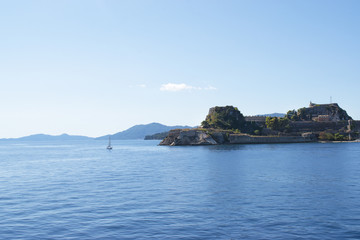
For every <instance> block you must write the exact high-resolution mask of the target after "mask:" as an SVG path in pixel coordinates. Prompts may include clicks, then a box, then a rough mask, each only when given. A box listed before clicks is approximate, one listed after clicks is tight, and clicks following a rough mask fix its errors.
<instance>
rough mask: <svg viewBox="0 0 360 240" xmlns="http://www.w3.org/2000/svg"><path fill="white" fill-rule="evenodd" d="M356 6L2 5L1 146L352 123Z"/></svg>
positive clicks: (208, 1)
mask: <svg viewBox="0 0 360 240" xmlns="http://www.w3.org/2000/svg"><path fill="white" fill-rule="evenodd" d="M359 12H360V1H357V0H346V1H343V0H339V1H335V0H334V1H328V0H324V1H322V0H317V1H313V0H292V1H288V0H283V1H281V0H272V1H270V0H248V1H241V0H234V1H231V0H216V1H215V0H196V1H194V0H173V1H169V0H156V1H155V0H128V1H125V0H114V1H110V0H103V1H95V0H77V1H73V0H62V1H47V0H44V1H42V0H24V1H20V0H12V1H7V0H0V34H1V35H0V36H1V37H0V102H1V104H0V124H1V127H0V138H12V137H21V136H26V135H30V134H37V133H46V134H52V135H58V134H62V133H68V134H72V135H85V136H91V137H97V136H102V135H106V134H113V133H116V132H119V131H123V130H125V129H127V128H129V127H131V126H133V125H136V124H147V123H151V122H159V123H162V124H165V125H190V126H196V125H199V124H200V123H201V121H203V120H204V119H205V117H206V114H207V113H208V110H209V108H210V107H213V106H225V105H233V106H235V107H238V109H239V110H240V111H241V112H242V113H243V114H244V115H256V114H264V113H273V112H280V113H286V112H287V111H288V110H290V109H298V108H301V107H305V106H308V105H309V102H310V101H312V102H315V103H329V102H330V97H332V101H333V102H337V103H338V104H339V105H340V107H342V108H344V109H345V110H347V112H348V114H349V115H350V116H352V117H353V118H355V119H360V107H359V104H360V103H359V93H360V79H359V76H360V68H359V66H360V28H359V24H360V15H359V14H358V13H359Z"/></svg>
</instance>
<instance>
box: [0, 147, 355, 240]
mask: <svg viewBox="0 0 360 240" xmlns="http://www.w3.org/2000/svg"><path fill="white" fill-rule="evenodd" d="M158 143H159V142H158V141H113V145H114V149H113V150H112V151H107V150H106V149H105V148H106V145H107V142H103V141H96V140H92V141H79V142H77V141H75V142H17V141H3V142H0V164H1V165H0V166H1V167H0V239H360V157H359V156H360V144H359V143H336V144H335V143H326V144H320V143H311V144H309V143H308V144H270V145H266V144H260V145H232V146H230V145H228V146H201V147H167V146H157V144H158Z"/></svg>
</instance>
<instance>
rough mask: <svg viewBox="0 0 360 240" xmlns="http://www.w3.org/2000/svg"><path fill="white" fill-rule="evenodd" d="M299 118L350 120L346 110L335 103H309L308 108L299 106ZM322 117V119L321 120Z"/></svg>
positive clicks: (333, 120)
mask: <svg viewBox="0 0 360 240" xmlns="http://www.w3.org/2000/svg"><path fill="white" fill-rule="evenodd" d="M297 115H298V117H299V120H305V121H312V120H315V121H332V122H337V121H342V120H352V118H351V117H350V116H349V115H348V114H347V112H346V111H345V110H344V109H342V108H341V107H339V105H338V104H337V103H332V104H315V103H310V106H309V107H308V108H301V109H299V110H298V113H297ZM322 119H323V120H322Z"/></svg>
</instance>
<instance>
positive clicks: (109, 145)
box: [106, 136, 112, 150]
mask: <svg viewBox="0 0 360 240" xmlns="http://www.w3.org/2000/svg"><path fill="white" fill-rule="evenodd" d="M106 149H108V150H111V149H112V146H111V137H110V136H109V144H108V146H107V147H106Z"/></svg>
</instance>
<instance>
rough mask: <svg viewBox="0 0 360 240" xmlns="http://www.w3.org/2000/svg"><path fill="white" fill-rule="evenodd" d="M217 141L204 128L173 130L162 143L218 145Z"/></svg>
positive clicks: (171, 144) (172, 144)
mask: <svg viewBox="0 0 360 240" xmlns="http://www.w3.org/2000/svg"><path fill="white" fill-rule="evenodd" d="M216 144H218V142H216V141H215V140H214V139H213V138H212V137H211V136H210V135H209V134H208V133H206V132H205V131H202V130H196V129H195V130H181V129H175V130H171V131H170V132H169V134H168V136H167V137H166V138H165V139H164V140H163V141H162V142H161V143H160V145H170V146H177V145H216Z"/></svg>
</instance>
